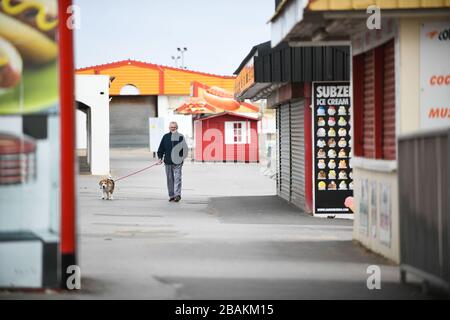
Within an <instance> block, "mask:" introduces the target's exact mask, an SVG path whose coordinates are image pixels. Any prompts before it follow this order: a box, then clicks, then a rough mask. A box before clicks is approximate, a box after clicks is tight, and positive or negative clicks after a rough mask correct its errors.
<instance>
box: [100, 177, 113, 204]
mask: <svg viewBox="0 0 450 320" xmlns="http://www.w3.org/2000/svg"><path fill="white" fill-rule="evenodd" d="M98 184H99V186H100V190H102V199H105V200H113V195H112V194H113V192H114V180H113V179H111V177H109V178H107V179H106V178H105V179H102V180H100V182H99V183H98Z"/></svg>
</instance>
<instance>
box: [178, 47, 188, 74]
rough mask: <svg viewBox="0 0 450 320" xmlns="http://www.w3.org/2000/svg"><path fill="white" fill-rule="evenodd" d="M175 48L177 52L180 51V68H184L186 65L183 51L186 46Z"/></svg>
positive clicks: (185, 49)
mask: <svg viewBox="0 0 450 320" xmlns="http://www.w3.org/2000/svg"><path fill="white" fill-rule="evenodd" d="M177 50H178V52H181V69H186V67H185V66H184V53H185V52H186V51H187V48H186V47H183V48H177Z"/></svg>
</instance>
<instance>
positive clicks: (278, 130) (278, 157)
mask: <svg viewBox="0 0 450 320" xmlns="http://www.w3.org/2000/svg"><path fill="white" fill-rule="evenodd" d="M280 119H281V111H280V108H277V109H276V139H277V148H276V150H277V152H276V155H277V157H276V168H277V169H276V176H277V194H278V195H280V191H281V170H280V150H281V147H280V145H281V140H280V137H281V133H280V122H281V121H280Z"/></svg>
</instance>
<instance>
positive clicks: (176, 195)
mask: <svg viewBox="0 0 450 320" xmlns="http://www.w3.org/2000/svg"><path fill="white" fill-rule="evenodd" d="M169 130H170V132H168V133H166V134H165V135H164V136H163V137H162V139H161V143H160V144H159V148H158V158H159V163H160V164H161V163H163V158H164V165H165V169H166V176H167V190H168V192H169V201H175V202H178V201H180V199H181V169H182V167H183V160H184V159H185V158H186V157H187V153H188V147H187V144H186V141H185V139H184V136H183V135H182V134H180V133H178V124H177V123H176V122H174V121H172V122H171V123H170V124H169Z"/></svg>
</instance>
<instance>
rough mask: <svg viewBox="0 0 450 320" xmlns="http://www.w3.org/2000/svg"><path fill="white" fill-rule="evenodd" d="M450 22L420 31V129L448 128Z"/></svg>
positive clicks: (449, 121)
mask: <svg viewBox="0 0 450 320" xmlns="http://www.w3.org/2000/svg"><path fill="white" fill-rule="evenodd" d="M449 56H450V22H449V21H445V22H430V23H423V24H422V26H421V30H420V87H421V90H420V127H421V129H434V128H448V127H450V60H449V59H448V57H449Z"/></svg>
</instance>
